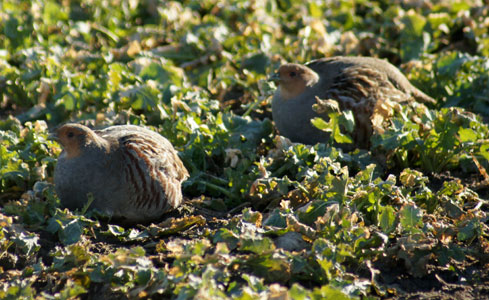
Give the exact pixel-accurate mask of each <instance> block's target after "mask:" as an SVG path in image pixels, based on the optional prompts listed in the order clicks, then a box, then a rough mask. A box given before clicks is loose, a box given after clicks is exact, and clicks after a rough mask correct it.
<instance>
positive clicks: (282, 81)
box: [270, 56, 435, 148]
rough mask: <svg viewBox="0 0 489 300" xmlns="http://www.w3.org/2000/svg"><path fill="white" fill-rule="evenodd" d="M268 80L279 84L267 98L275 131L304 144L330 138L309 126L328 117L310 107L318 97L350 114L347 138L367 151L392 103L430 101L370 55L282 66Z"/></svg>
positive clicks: (398, 72) (387, 64)
mask: <svg viewBox="0 0 489 300" xmlns="http://www.w3.org/2000/svg"><path fill="white" fill-rule="evenodd" d="M270 79H271V80H274V81H276V82H277V83H278V84H279V88H278V89H277V91H276V92H275V95H274V97H273V100H272V116H273V119H274V122H275V125H276V127H277V129H278V131H279V132H280V134H281V135H283V136H285V137H287V138H289V139H290V140H291V141H292V142H299V143H305V144H315V143H320V142H326V141H327V140H328V138H329V134H328V133H327V132H324V131H321V130H319V129H317V128H316V127H314V125H312V124H311V119H312V118H315V117H323V118H326V119H327V114H319V113H317V112H316V111H314V110H313V108H312V106H313V104H315V103H316V102H317V98H319V99H324V100H334V101H336V102H337V103H338V104H339V108H340V110H351V111H352V112H353V115H354V118H355V126H356V127H355V129H354V131H353V133H352V137H353V140H354V142H355V145H356V146H358V147H360V148H368V144H369V141H370V136H371V135H372V132H373V128H377V127H375V126H377V125H379V123H381V122H382V121H383V117H385V116H386V114H388V113H389V112H387V110H388V109H389V108H392V107H393V104H394V103H402V102H408V101H412V100H416V101H420V102H424V103H435V100H434V99H433V98H431V97H429V96H427V95H426V94H424V93H423V92H421V91H420V90H419V89H417V88H416V87H414V86H413V85H412V84H411V83H410V82H409V81H408V80H407V78H406V77H405V76H404V75H403V74H402V73H401V72H400V71H399V70H398V69H397V68H396V67H394V66H393V65H391V64H390V63H389V62H387V61H385V60H381V59H377V58H373V57H342V56H338V57H332V58H323V59H318V60H315V61H312V62H310V63H308V64H306V65H299V64H284V65H282V66H280V68H279V69H278V71H277V72H276V73H275V74H273V75H272V76H271V78H270ZM386 109H387V110H386ZM379 116H380V119H381V120H380V121H379V120H378V119H379V118H378V117H379Z"/></svg>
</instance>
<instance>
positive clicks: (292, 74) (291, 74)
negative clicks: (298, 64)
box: [289, 71, 297, 77]
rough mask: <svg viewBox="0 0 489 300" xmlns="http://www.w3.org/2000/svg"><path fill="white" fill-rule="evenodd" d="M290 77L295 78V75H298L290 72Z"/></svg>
mask: <svg viewBox="0 0 489 300" xmlns="http://www.w3.org/2000/svg"><path fill="white" fill-rule="evenodd" d="M289 75H290V77H295V75H297V74H296V73H295V72H294V71H292V72H290V73H289Z"/></svg>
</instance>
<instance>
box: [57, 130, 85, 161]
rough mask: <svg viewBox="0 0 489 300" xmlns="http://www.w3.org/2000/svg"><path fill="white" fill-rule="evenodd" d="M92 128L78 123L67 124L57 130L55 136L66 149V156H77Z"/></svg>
mask: <svg viewBox="0 0 489 300" xmlns="http://www.w3.org/2000/svg"><path fill="white" fill-rule="evenodd" d="M90 133H91V130H90V129H89V128H88V127H85V126H83V125H78V124H66V125H63V126H61V127H60V128H58V129H57V130H56V134H55V138H56V140H57V141H58V142H59V143H60V144H61V146H63V148H64V150H65V151H66V158H73V157H77V156H79V155H80V153H81V148H82V146H83V145H85V143H86V141H87V137H89V136H90Z"/></svg>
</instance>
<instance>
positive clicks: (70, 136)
mask: <svg viewBox="0 0 489 300" xmlns="http://www.w3.org/2000/svg"><path fill="white" fill-rule="evenodd" d="M67 136H68V137H69V138H72V137H74V136H75V134H74V133H73V132H72V131H70V132H68V134H67Z"/></svg>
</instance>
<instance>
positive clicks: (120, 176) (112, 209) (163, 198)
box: [53, 124, 188, 222]
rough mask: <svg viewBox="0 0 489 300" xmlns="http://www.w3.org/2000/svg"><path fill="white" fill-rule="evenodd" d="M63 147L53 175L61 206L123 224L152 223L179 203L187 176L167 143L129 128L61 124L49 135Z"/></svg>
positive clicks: (170, 145)
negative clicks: (86, 209) (100, 214)
mask: <svg viewBox="0 0 489 300" xmlns="http://www.w3.org/2000/svg"><path fill="white" fill-rule="evenodd" d="M53 138H54V139H56V140H57V141H58V142H59V143H60V144H61V146H62V147H63V152H62V153H61V154H60V156H59V158H58V162H57V164H56V168H55V172H54V184H55V189H56V192H57V194H58V196H59V198H60V200H61V204H62V205H63V206H65V207H68V208H70V209H76V208H78V209H79V208H82V207H83V206H84V205H86V203H87V202H88V199H89V197H93V202H92V204H91V206H90V208H95V209H97V210H99V211H101V212H104V213H106V214H108V215H110V216H113V217H114V218H116V219H123V220H124V221H127V222H144V221H150V220H155V219H157V218H159V217H161V216H162V214H163V213H165V212H167V211H168V210H170V209H172V208H176V207H177V206H178V205H180V203H181V202H182V191H181V182H182V181H184V180H185V179H186V178H187V177H188V172H187V170H186V169H185V167H184V165H183V163H182V161H181V160H180V158H179V157H178V154H177V152H176V151H175V149H174V148H173V146H172V144H171V143H170V142H169V141H168V140H167V139H166V138H164V137H163V136H161V135H159V134H157V133H155V132H153V131H151V130H148V129H145V128H143V127H139V126H134V125H121V126H111V127H108V128H106V129H103V130H91V129H90V128H88V127H86V126H84V125H80V124H66V125H63V126H61V127H60V128H58V129H57V130H56V132H55V133H54V134H53Z"/></svg>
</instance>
